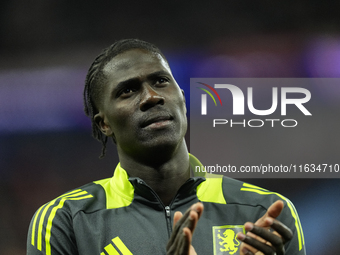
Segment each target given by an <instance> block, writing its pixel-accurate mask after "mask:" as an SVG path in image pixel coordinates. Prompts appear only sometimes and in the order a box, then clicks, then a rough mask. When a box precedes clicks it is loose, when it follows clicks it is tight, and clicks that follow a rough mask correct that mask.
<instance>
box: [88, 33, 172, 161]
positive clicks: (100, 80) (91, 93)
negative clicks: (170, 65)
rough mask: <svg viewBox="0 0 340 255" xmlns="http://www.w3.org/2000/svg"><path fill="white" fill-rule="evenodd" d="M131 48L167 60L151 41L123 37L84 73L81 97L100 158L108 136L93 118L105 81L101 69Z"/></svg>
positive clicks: (103, 52)
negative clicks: (100, 146) (97, 141)
mask: <svg viewBox="0 0 340 255" xmlns="http://www.w3.org/2000/svg"><path fill="white" fill-rule="evenodd" d="M131 49H144V50H147V51H149V52H151V53H156V54H160V55H161V56H162V57H163V59H164V60H165V61H166V62H167V60H166V58H165V56H164V55H163V53H162V52H161V51H160V49H158V48H157V47H156V46H155V45H153V44H151V43H148V42H145V41H142V40H139V39H123V40H119V41H116V42H115V43H114V44H112V45H111V46H109V47H108V48H106V49H104V50H103V51H102V52H101V53H100V54H99V55H98V56H97V57H96V59H95V60H94V62H93V63H92V65H91V66H90V68H89V70H88V72H87V75H86V79H85V88H84V93H83V97H84V111H85V114H86V115H87V116H88V117H89V118H90V119H91V125H92V136H93V137H94V138H96V139H97V140H99V141H100V142H101V143H102V153H101V155H100V158H103V157H104V156H105V153H106V144H107V139H108V137H107V136H106V135H104V134H103V133H102V132H101V130H100V129H99V127H98V126H97V124H96V122H95V120H94V116H95V115H96V114H97V113H98V112H99V111H98V104H99V102H100V100H101V96H102V93H103V90H104V86H103V85H104V83H105V81H106V77H105V74H104V72H103V69H104V67H105V66H106V64H107V63H109V62H110V61H111V60H112V59H113V58H114V57H116V56H117V55H119V54H121V53H123V52H125V51H128V50H131Z"/></svg>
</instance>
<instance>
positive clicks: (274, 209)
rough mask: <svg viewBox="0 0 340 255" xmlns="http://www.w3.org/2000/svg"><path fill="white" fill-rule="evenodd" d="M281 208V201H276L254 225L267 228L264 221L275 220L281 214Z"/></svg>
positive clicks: (282, 204) (282, 205) (266, 223)
mask: <svg viewBox="0 0 340 255" xmlns="http://www.w3.org/2000/svg"><path fill="white" fill-rule="evenodd" d="M283 207H284V203H283V201H281V200H277V201H276V202H274V203H273V204H272V205H271V206H270V207H269V208H268V210H267V211H266V213H265V214H264V215H263V216H262V217H261V218H260V219H258V220H257V221H256V222H255V225H256V226H260V227H268V226H269V225H268V222H267V221H266V219H267V218H268V217H270V218H274V219H276V218H277V217H278V216H279V215H280V214H281V212H282V210H283Z"/></svg>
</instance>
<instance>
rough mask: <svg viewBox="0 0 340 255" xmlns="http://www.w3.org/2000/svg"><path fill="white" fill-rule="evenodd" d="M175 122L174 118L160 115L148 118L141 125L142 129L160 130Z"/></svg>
mask: <svg viewBox="0 0 340 255" xmlns="http://www.w3.org/2000/svg"><path fill="white" fill-rule="evenodd" d="M172 120H173V117H172V116H171V115H169V114H168V113H166V114H158V115H156V116H155V115H153V116H149V117H147V118H146V119H145V120H144V121H142V123H141V127H142V128H146V127H150V128H160V127H163V126H166V125H168V124H169V123H170V122H171V121H172Z"/></svg>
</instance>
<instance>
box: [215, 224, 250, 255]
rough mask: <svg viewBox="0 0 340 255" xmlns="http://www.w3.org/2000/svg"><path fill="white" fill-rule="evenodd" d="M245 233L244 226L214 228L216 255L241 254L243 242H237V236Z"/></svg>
mask: <svg viewBox="0 0 340 255" xmlns="http://www.w3.org/2000/svg"><path fill="white" fill-rule="evenodd" d="M238 232H243V233H245V231H244V228H243V225H225V226H215V227H213V237H214V255H236V254H239V246H240V244H241V242H240V241H239V240H237V238H236V234H237V233H238Z"/></svg>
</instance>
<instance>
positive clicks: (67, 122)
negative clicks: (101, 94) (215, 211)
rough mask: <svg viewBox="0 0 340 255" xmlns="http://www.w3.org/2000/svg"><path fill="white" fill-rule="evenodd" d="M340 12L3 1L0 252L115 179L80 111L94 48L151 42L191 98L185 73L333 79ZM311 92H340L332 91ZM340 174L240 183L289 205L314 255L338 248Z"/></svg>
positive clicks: (334, 98) (242, 5)
mask: <svg viewBox="0 0 340 255" xmlns="http://www.w3.org/2000/svg"><path fill="white" fill-rule="evenodd" d="M339 11H340V2H338V1H316V0H309V1H307V0H302V1H292V0H288V1H279V2H278V1H275V2H273V1H254V0H243V1H234V0H228V1H211V2H210V3H208V2H207V1H201V0H196V1H186V2H184V1H154V0H146V1H124V2H123V1H97V2H95V1H88V0H83V1H65V0H59V1H43V0H25V1H24V0H11V1H9V0H3V1H1V3H0V206H1V210H0V254H6V255H8V254H9V255H12V254H17V255H23V254H25V252H26V248H25V247H26V236H27V229H28V225H29V222H30V219H31V217H32V216H33V214H34V212H35V210H37V209H38V207H39V206H40V205H42V204H44V203H46V202H48V201H49V200H51V199H53V198H55V197H56V196H58V195H60V194H62V193H64V192H66V191H68V190H70V189H73V188H75V187H77V186H80V185H83V184H86V183H88V182H91V181H93V180H97V179H101V178H105V177H109V176H111V175H112V174H113V170H114V168H115V166H116V164H117V162H118V159H117V156H116V151H115V147H114V146H109V148H108V153H107V156H106V157H105V158H104V159H102V160H99V159H98V157H99V155H100V151H101V145H100V143H99V142H97V141H96V140H95V139H93V138H92V137H91V127H90V121H89V120H88V119H87V118H86V116H85V115H84V113H83V111H82V108H83V106H82V90H83V84H84V79H85V75H86V72H87V69H88V67H89V66H90V64H91V63H92V61H93V60H94V58H95V57H96V56H97V55H98V54H99V52H100V51H101V49H103V48H105V47H107V46H108V45H110V44H111V43H113V42H114V41H115V40H118V39H122V38H131V37H134V38H140V39H143V40H146V41H150V42H152V43H155V44H156V45H157V46H159V47H160V48H161V49H162V50H163V51H164V53H165V55H166V56H167V57H168V60H169V62H170V65H171V67H172V70H173V73H174V75H175V77H176V79H177V82H178V83H179V84H180V86H182V87H183V89H184V90H185V91H186V94H187V95H189V83H190V77H236V78H240V77H252V78H254V77H340V15H339ZM314 95H316V96H317V97H318V98H319V99H320V100H322V101H323V102H327V104H329V105H330V106H332V102H338V101H339V99H340V92H339V90H337V91H327V90H326V91H319V92H318V93H317V94H316V93H314V94H313V96H314ZM187 100H189V97H187ZM188 106H189V104H188ZM325 125H326V123H325ZM321 133H322V128H320V134H321ZM287 139H288V138H287ZM320 146H324V153H325V154H327V151H328V152H329V150H331V149H332V148H329V147H328V146H327V144H320ZM338 148H339V147H337V149H338ZM306 163H312V162H306ZM326 163H327V162H326ZM338 163H340V162H338ZM339 180H340V179H284V180H282V179H281V180H275V179H263V180H261V179H254V180H248V181H250V182H252V183H254V184H257V185H260V186H262V187H265V188H268V189H271V190H273V191H277V192H280V193H281V194H283V195H285V196H287V197H289V198H290V199H291V200H292V202H293V203H294V204H295V206H296V208H297V210H298V212H299V215H300V219H301V222H302V225H303V228H304V233H305V241H306V247H307V252H308V254H310V255H313V254H315V255H316V254H338V251H337V250H338V249H339V248H340V247H339V243H338V242H336V238H334V237H336V236H338V234H337V229H338V228H339V227H340V222H339V216H338V211H339V210H340V208H339V204H340V203H339V194H340V185H339V184H340V181H339Z"/></svg>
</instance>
